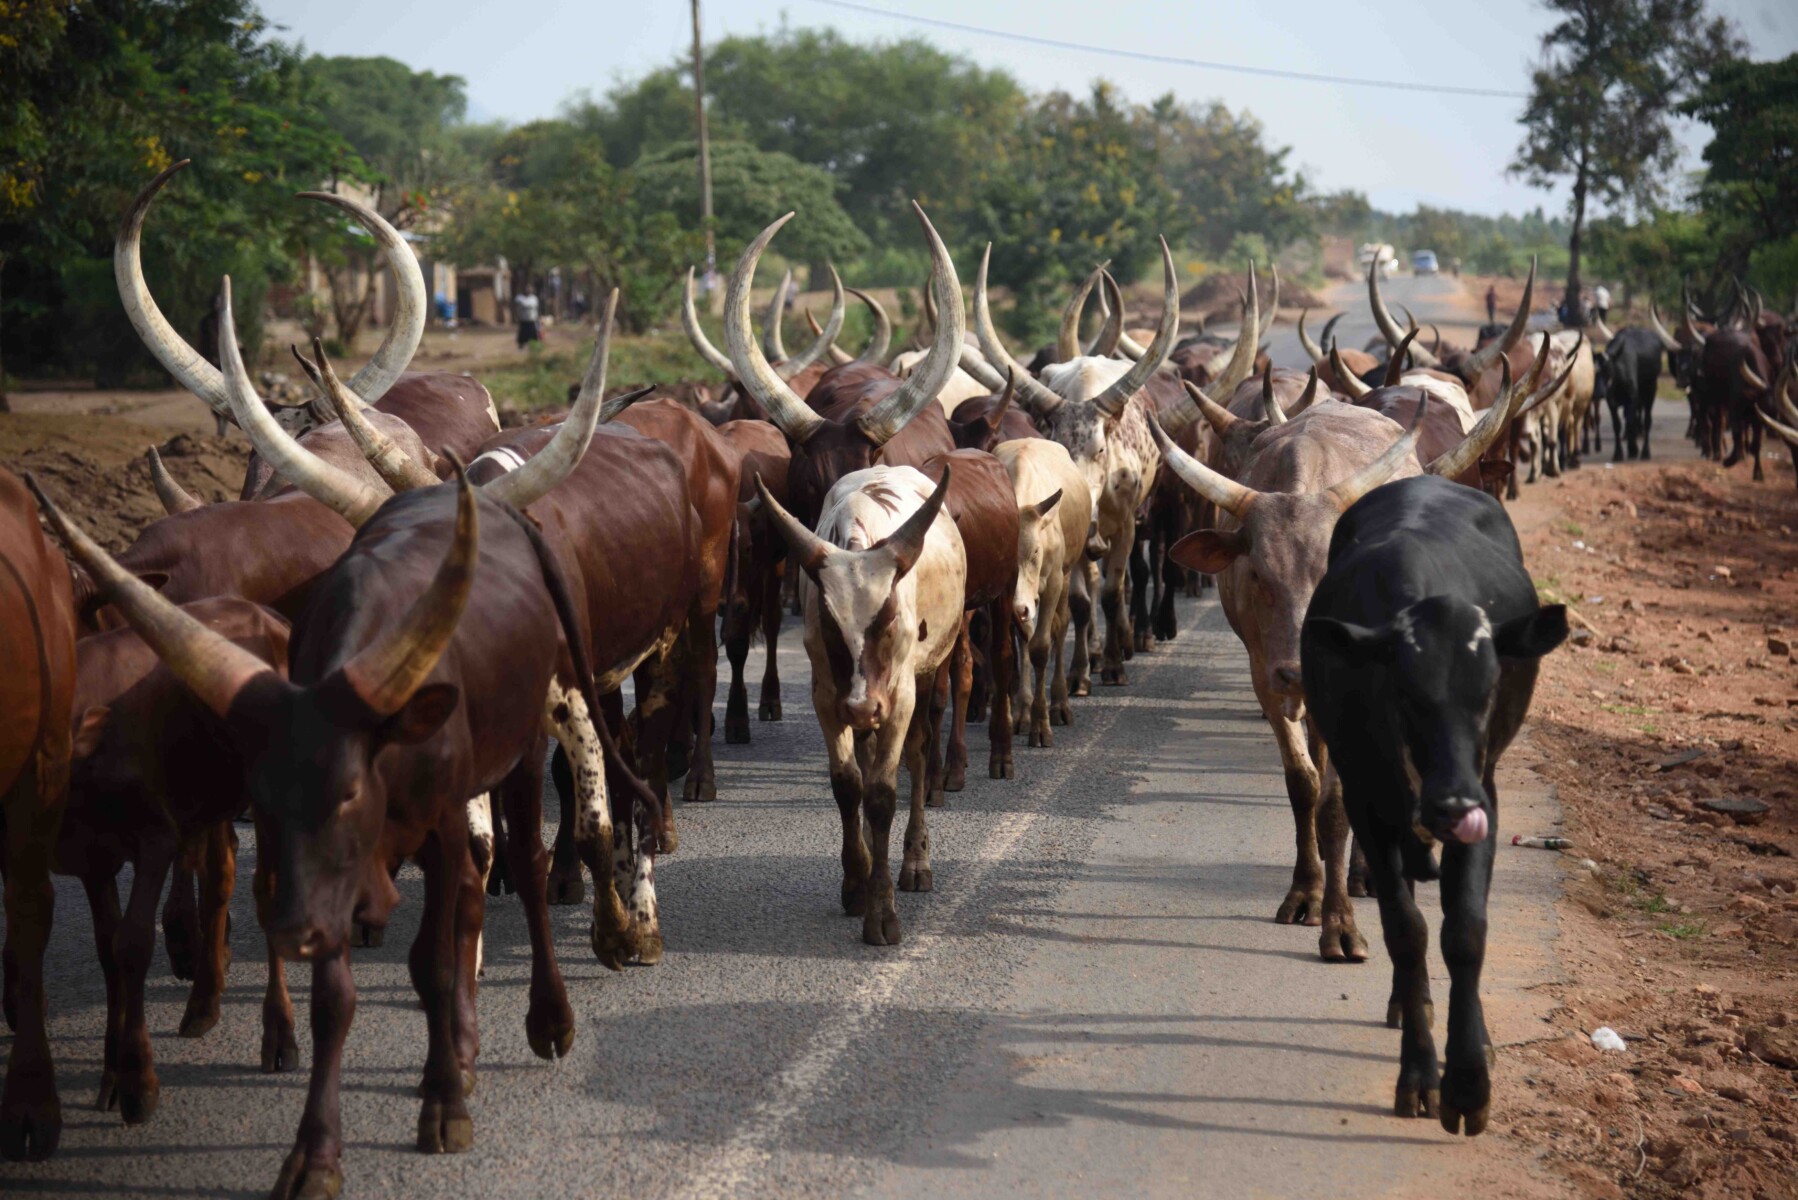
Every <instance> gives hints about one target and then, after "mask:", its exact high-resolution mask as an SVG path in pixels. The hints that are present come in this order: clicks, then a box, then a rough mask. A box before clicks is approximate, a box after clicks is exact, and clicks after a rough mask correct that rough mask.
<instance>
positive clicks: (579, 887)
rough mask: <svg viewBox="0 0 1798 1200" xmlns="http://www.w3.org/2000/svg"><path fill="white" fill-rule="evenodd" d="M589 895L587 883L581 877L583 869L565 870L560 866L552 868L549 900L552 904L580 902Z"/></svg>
mask: <svg viewBox="0 0 1798 1200" xmlns="http://www.w3.org/2000/svg"><path fill="white" fill-rule="evenodd" d="M586 895H587V884H586V881H585V880H584V879H582V878H581V869H580V868H579V867H576V868H574V869H573V870H572V871H564V870H562V869H561V868H559V867H552V868H550V872H549V902H550V903H551V904H579V903H580V902H581V901H582V900H583V899H585V898H586Z"/></svg>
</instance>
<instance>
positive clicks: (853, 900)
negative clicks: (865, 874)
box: [843, 879, 868, 917]
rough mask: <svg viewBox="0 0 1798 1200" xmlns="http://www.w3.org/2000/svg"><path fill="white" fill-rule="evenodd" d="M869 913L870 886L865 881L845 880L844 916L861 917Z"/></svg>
mask: <svg viewBox="0 0 1798 1200" xmlns="http://www.w3.org/2000/svg"><path fill="white" fill-rule="evenodd" d="M867 911H868V884H867V881H866V880H863V879H845V880H843V915H844V916H846V917H859V916H861V915H862V914H863V913H865V912H867Z"/></svg>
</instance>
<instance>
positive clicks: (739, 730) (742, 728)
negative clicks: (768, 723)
mask: <svg viewBox="0 0 1798 1200" xmlns="http://www.w3.org/2000/svg"><path fill="white" fill-rule="evenodd" d="M762 719H763V720H767V718H766V717H764V718H762ZM724 744H725V745H726V746H747V745H748V744H749V718H748V717H747V716H732V717H727V718H725V721H724Z"/></svg>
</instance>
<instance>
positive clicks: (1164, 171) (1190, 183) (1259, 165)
mask: <svg viewBox="0 0 1798 1200" xmlns="http://www.w3.org/2000/svg"><path fill="white" fill-rule="evenodd" d="M1139 119H1140V120H1142V121H1144V122H1146V123H1147V125H1148V126H1149V128H1150V131H1151V136H1152V138H1153V140H1154V146H1155V152H1156V159H1157V161H1158V163H1159V166H1160V171H1161V175H1162V177H1163V178H1164V179H1165V180H1166V181H1167V184H1168V186H1169V187H1171V188H1172V189H1173V190H1174V192H1175V194H1176V195H1177V196H1178V197H1179V203H1180V211H1181V213H1182V215H1183V216H1184V218H1185V219H1186V220H1187V221H1188V222H1189V223H1190V226H1191V229H1190V236H1191V238H1192V239H1193V240H1194V241H1195V242H1196V243H1197V245H1198V246H1199V248H1201V249H1202V250H1204V251H1205V252H1206V253H1207V254H1208V255H1209V256H1211V257H1213V258H1215V257H1218V256H1219V255H1222V254H1224V252H1225V251H1226V249H1227V248H1228V247H1229V245H1230V241H1231V239H1232V238H1234V237H1236V236H1238V235H1240V234H1258V235H1260V236H1261V237H1262V238H1263V239H1265V240H1266V242H1267V243H1268V244H1269V245H1271V246H1274V247H1280V246H1285V245H1287V244H1288V243H1290V242H1292V241H1294V240H1295V239H1297V238H1300V237H1304V236H1306V235H1308V234H1309V233H1310V232H1311V229H1312V212H1311V210H1310V208H1309V206H1308V205H1307V203H1306V185H1305V178H1304V176H1303V175H1288V173H1287V165H1286V159H1287V156H1288V155H1289V154H1291V152H1292V151H1291V147H1286V146H1283V147H1280V148H1279V149H1274V148H1273V147H1270V146H1269V145H1267V143H1266V141H1265V140H1264V137H1263V132H1262V127H1261V122H1259V121H1257V120H1256V119H1255V118H1254V117H1253V116H1250V115H1249V114H1248V113H1246V112H1240V113H1232V112H1231V111H1230V110H1229V109H1228V108H1226V107H1225V106H1224V105H1223V104H1222V103H1220V102H1218V101H1215V100H1214V101H1211V102H1210V103H1208V104H1188V105H1182V104H1180V103H1179V102H1178V101H1177V100H1176V99H1175V98H1174V96H1173V94H1172V93H1169V94H1168V95H1165V96H1162V97H1160V98H1159V99H1157V100H1156V101H1155V102H1154V103H1153V104H1151V105H1149V106H1148V108H1147V109H1145V110H1144V111H1143V112H1142V113H1141V115H1140V117H1139Z"/></svg>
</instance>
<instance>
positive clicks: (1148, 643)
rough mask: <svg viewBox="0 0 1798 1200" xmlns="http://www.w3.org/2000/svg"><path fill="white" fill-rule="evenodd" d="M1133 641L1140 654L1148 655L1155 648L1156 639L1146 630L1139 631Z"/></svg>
mask: <svg viewBox="0 0 1798 1200" xmlns="http://www.w3.org/2000/svg"><path fill="white" fill-rule="evenodd" d="M1133 641H1134V643H1135V648H1136V652H1137V653H1138V654H1147V653H1148V652H1149V651H1151V650H1153V649H1154V648H1155V642H1154V639H1152V638H1151V637H1150V636H1149V632H1148V631H1147V630H1146V629H1139V630H1137V632H1136V636H1135V638H1134V639H1133Z"/></svg>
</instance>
